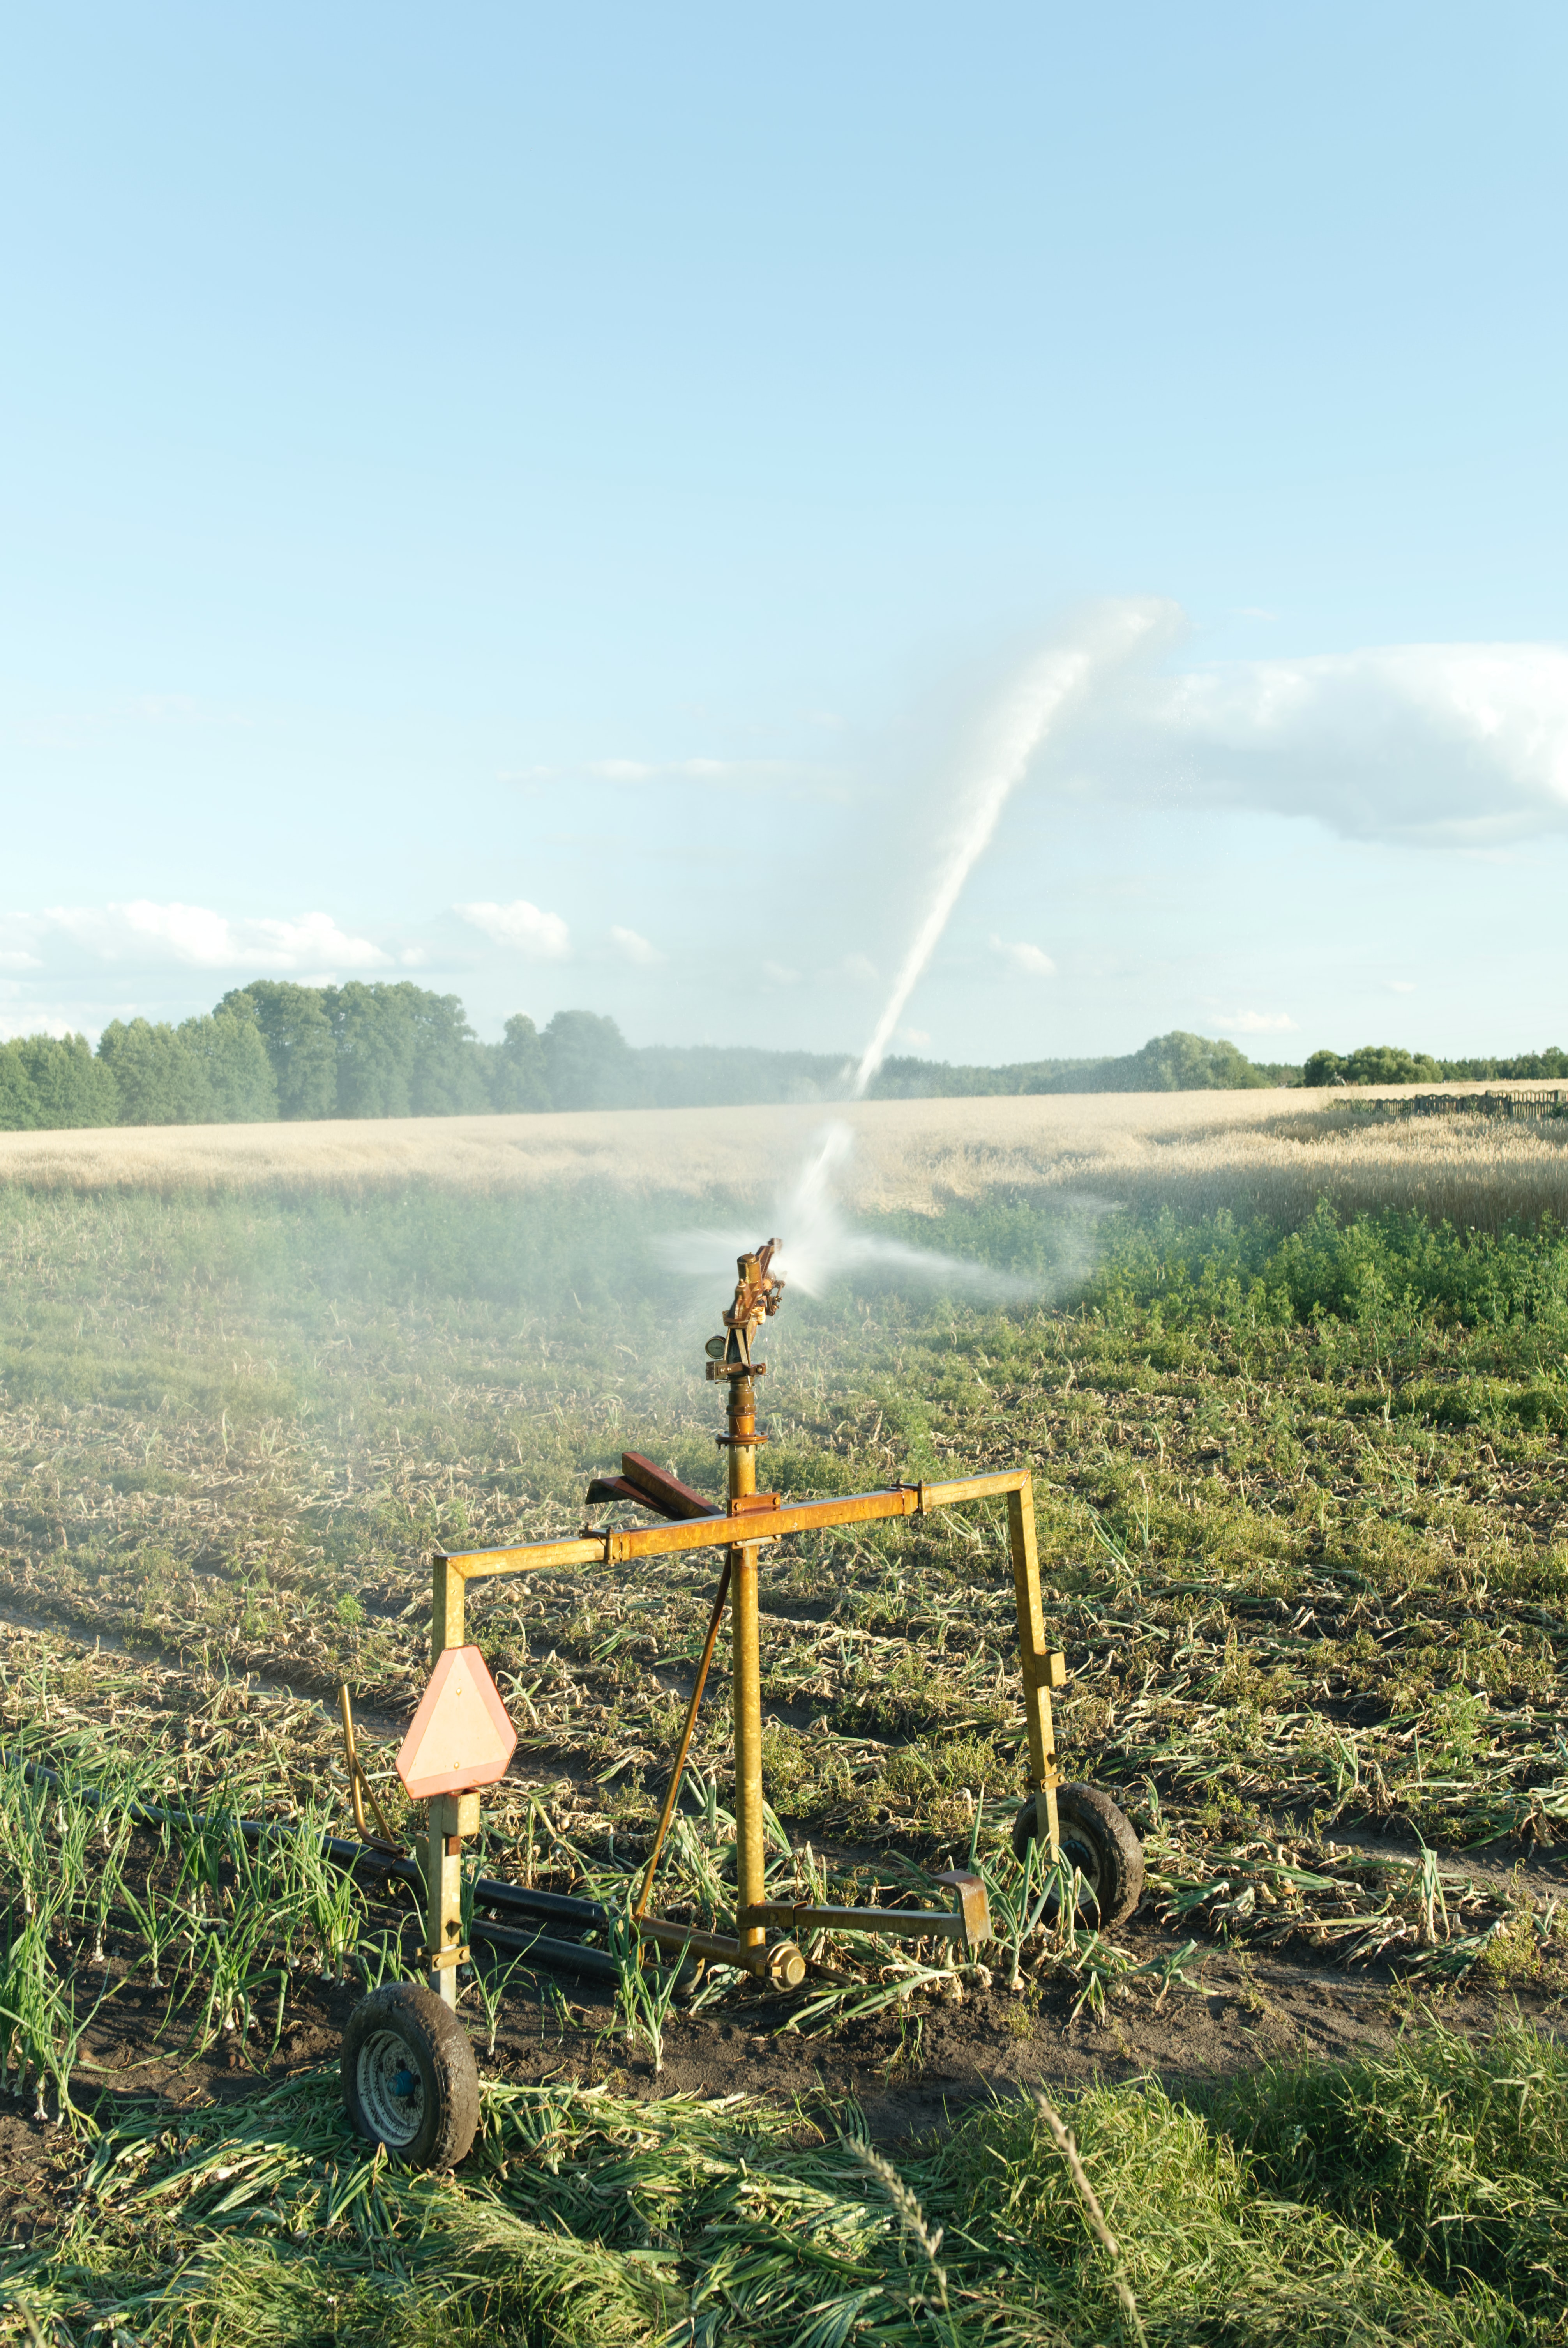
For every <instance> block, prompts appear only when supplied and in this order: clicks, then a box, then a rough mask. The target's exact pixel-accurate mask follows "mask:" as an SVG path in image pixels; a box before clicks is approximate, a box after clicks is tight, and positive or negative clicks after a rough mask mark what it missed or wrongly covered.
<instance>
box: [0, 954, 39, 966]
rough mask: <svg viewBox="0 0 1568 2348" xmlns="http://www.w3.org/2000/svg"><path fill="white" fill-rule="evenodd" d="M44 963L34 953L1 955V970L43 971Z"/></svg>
mask: <svg viewBox="0 0 1568 2348" xmlns="http://www.w3.org/2000/svg"><path fill="white" fill-rule="evenodd" d="M43 967H44V965H43V963H41V962H40V961H39V959H38V957H37V955H36V954H33V953H0V970H42V969H43Z"/></svg>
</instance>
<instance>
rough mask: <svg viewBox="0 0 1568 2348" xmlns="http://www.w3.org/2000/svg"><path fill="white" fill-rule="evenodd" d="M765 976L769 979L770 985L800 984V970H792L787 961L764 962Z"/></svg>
mask: <svg viewBox="0 0 1568 2348" xmlns="http://www.w3.org/2000/svg"><path fill="white" fill-rule="evenodd" d="M763 976H764V978H765V979H766V980H767V982H768V983H769V985H770V986H798V985H799V984H800V973H799V971H798V970H791V969H790V967H789V965H788V963H782V962H765V963H764V964H763Z"/></svg>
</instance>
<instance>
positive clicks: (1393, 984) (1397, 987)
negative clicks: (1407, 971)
mask: <svg viewBox="0 0 1568 2348" xmlns="http://www.w3.org/2000/svg"><path fill="white" fill-rule="evenodd" d="M1415 991H1416V982H1415V980H1414V979H1413V978H1391V979H1390V980H1389V994H1414V993H1415Z"/></svg>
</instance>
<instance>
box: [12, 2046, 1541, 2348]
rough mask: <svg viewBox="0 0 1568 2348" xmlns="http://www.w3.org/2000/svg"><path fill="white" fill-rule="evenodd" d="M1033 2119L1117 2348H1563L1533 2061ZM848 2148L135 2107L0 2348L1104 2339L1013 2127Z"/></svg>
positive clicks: (545, 2111) (1375, 2069)
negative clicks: (1065, 2151)
mask: <svg viewBox="0 0 1568 2348" xmlns="http://www.w3.org/2000/svg"><path fill="white" fill-rule="evenodd" d="M1068 2118H1069V2121H1070V2125H1071V2128H1072V2131H1073V2133H1074V2135H1075V2137H1076V2138H1077V2142H1078V2146H1079V2149H1080V2153H1081V2159H1082V2162H1083V2166H1084V2169H1085V2172H1086V2174H1087V2177H1088V2178H1089V2181H1090V2183H1091V2188H1092V2189H1093V2191H1094V2192H1095V2194H1096V2197H1097V2199H1098V2200H1099V2201H1100V2203H1101V2204H1102V2208H1103V2209H1104V2212H1105V2215H1106V2217H1107V2219H1108V2220H1109V2222H1110V2225H1111V2227H1112V2230H1113V2231H1114V2234H1115V2238H1116V2240H1117V2243H1118V2246H1119V2249H1120V2251H1121V2271H1122V2275H1123V2276H1124V2279H1125V2281H1126V2282H1127V2283H1128V2284H1129V2285H1130V2287H1131V2290H1132V2296H1133V2298H1134V2301H1135V2302H1136V2309H1137V2317H1138V2321H1139V2322H1141V2324H1142V2326H1143V2331H1144V2333H1145V2335H1146V2337H1147V2338H1148V2339H1149V2340H1150V2341H1151V2342H1153V2343H1194V2342H1200V2341H1201V2342H1205V2343H1207V2342H1214V2343H1219V2342H1235V2343H1255V2342H1262V2341H1274V2340H1279V2341H1288V2340H1298V2339H1302V2338H1307V2339H1311V2340H1313V2341H1315V2342H1317V2341H1322V2342H1325V2343H1356V2348H1372V2343H1385V2342H1388V2343H1392V2342H1395V2341H1399V2342H1407V2343H1408V2342H1409V2341H1410V2340H1412V2339H1420V2340H1422V2341H1429V2342H1434V2343H1450V2342H1452V2343H1460V2342H1464V2343H1489V2348H1490V2343H1497V2348H1501V2343H1546V2342H1549V2341H1553V2340H1560V2339H1561V2338H1562V2337H1563V2329H1562V2307H1563V2284H1564V2280H1565V2277H1564V2263H1565V2260H1568V2234H1565V2230H1564V2218H1565V2215H1568V2213H1565V2211H1564V2208H1563V2198H1562V2187H1563V2173H1564V2170H1563V2164H1564V2158H1565V2157H1568V2058H1565V2057H1564V2055H1563V2052H1562V2050H1561V2049H1560V2048H1559V2047H1558V2046H1557V2045H1556V2044H1554V2043H1553V2041H1551V2040H1548V2039H1545V2038H1542V2037H1541V2036H1539V2035H1538V2034H1535V2033H1534V2032H1532V2031H1531V2030H1528V2029H1525V2028H1523V2027H1515V2028H1513V2029H1511V2030H1508V2031H1505V2032H1503V2033H1502V2034H1500V2035H1499V2036H1498V2037H1497V2038H1496V2039H1495V2040H1493V2041H1492V2042H1491V2043H1490V2044H1487V2045H1484V2046H1481V2047H1479V2048H1478V2047H1472V2046H1471V2045H1469V2044H1466V2043H1465V2042H1464V2041H1463V2040H1460V2039H1458V2038H1455V2037H1452V2036H1450V2035H1449V2034H1446V2033H1444V2032H1443V2031H1441V2030H1432V2031H1430V2032H1428V2033H1426V2034H1424V2035H1423V2036H1422V2037H1421V2039H1419V2041H1412V2042H1409V2043H1407V2044H1404V2045H1402V2046H1401V2047H1400V2048H1399V2050H1398V2051H1397V2053H1396V2054H1395V2055H1392V2056H1390V2057H1389V2058H1388V2059H1387V2060H1385V2061H1383V2062H1382V2063H1380V2064H1378V2065H1358V2066H1353V2067H1350V2068H1328V2067H1319V2068H1316V2069H1310V2070H1295V2071H1290V2070H1278V2071H1274V2072H1270V2073H1267V2074H1266V2075H1263V2076H1262V2077H1261V2078H1260V2079H1258V2080H1257V2081H1256V2082H1255V2083H1254V2084H1253V2085H1250V2086H1249V2087H1248V2088H1246V2089H1245V2091H1232V2092H1230V2093H1229V2094H1227V2095H1225V2096H1218V2097H1214V2098H1212V2099H1210V2100H1209V2101H1208V2102H1207V2103H1206V2104H1204V2103H1203V2102H1197V2103H1193V2102H1184V2101H1183V2100H1181V2099H1179V2098H1177V2097H1174V2096H1172V2095H1171V2094H1170V2093H1169V2092H1168V2091H1167V2090H1165V2089H1164V2088H1162V2087H1161V2086H1160V2085H1158V2084H1157V2083H1155V2082H1153V2081H1141V2082H1135V2083H1133V2084H1132V2085H1126V2086H1122V2087H1117V2088H1098V2089H1094V2090H1091V2091H1090V2092H1088V2093H1086V2094H1084V2095H1082V2096H1078V2097H1076V2098H1074V2099H1073V2100H1072V2101H1071V2104H1070V2105H1069V2106H1068ZM855 2131H856V2118H855V2114H854V2112H853V2110H852V2109H850V2108H848V2107H843V2108H839V2109H837V2110H835V2109H833V2108H832V2107H827V2106H824V2107H820V2108H819V2109H818V2110H817V2111H816V2112H815V2114H814V2116H812V2117H811V2118H809V2119H807V2118H804V2116H801V2115H796V2114H792V2113H789V2112H781V2111H778V2110H775V2109H771V2108H769V2107H768V2106H764V2105H763V2104H760V2103H757V2102H754V2101H748V2100H747V2099H745V2098H744V2097H735V2098H733V2099H732V2100H731V2101H729V2102H728V2103H718V2104H712V2103H710V2104H702V2103H700V2102H696V2101H694V2100H692V2099H691V2098H689V2097H688V2098H682V2097H672V2098H669V2099H667V2100H665V2101H663V2102H661V2103H652V2104H635V2103H630V2102H627V2101H624V2100H621V2099H619V2098H617V2097H616V2096H614V2095H613V2094H610V2093H606V2092H603V2091H596V2092H584V2091H583V2090H581V2089H579V2088H574V2087H569V2086H562V2087H550V2086H545V2087H519V2086H506V2085H497V2086H492V2087H490V2088H489V2089H488V2090H487V2095H486V2103H485V2116H484V2124H483V2134H482V2137H481V2139H480V2142H479V2145H478V2147H477V2151H476V2153H475V2155H474V2156H473V2157H472V2158H471V2160H470V2162H469V2164H468V2165H467V2167H466V2168H465V2170H464V2173H463V2176H462V2178H461V2179H460V2180H452V2179H448V2178H424V2177H410V2176H408V2175H406V2174H400V2173H399V2172H397V2171H396V2170H395V2169H393V2168H388V2167H387V2166H386V2165H385V2164H384V2162H383V2160H382V2159H381V2158H380V2157H379V2156H371V2155H370V2154H368V2153H367V2152H366V2151H365V2150H364V2147H361V2146H359V2145H357V2144H356V2142H355V2141H354V2139H353V2138H351V2137H349V2136H348V2134H347V2133H346V2128H345V2123H344V2121H343V2115H342V2110H341V2106H340V2105H339V2101H338V2096H337V2090H336V2083H335V2080H333V2079H332V2078H330V2077H323V2078H319V2079H307V2080H302V2081H298V2082H293V2083H291V2084H290V2085H288V2086H287V2087H284V2088H282V2089H277V2090H274V2091H272V2092H271V2093H270V2094H266V2095H263V2096H258V2097H256V2098H254V2099H252V2100H251V2102H250V2103H249V2104H248V2105H245V2106H241V2107H240V2108H238V2109H236V2108H235V2107H233V2106H230V2107H226V2108H222V2109H208V2110H205V2111H196V2112H187V2113H182V2114H179V2115H170V2114H169V2113H168V2112H167V2111H154V2110H150V2109H149V2110H148V2111H147V2112H146V2113H145V2114H143V2115H139V2116H130V2117H128V2118H126V2119H124V2120H122V2121H121V2122H120V2124H119V2125H118V2127H115V2128H114V2129H113V2130H112V2131H110V2132H109V2133H108V2134H106V2135H105V2136H104V2137H103V2138H102V2139H101V2140H100V2142H99V2144H98V2146H97V2150H96V2154H95V2157H94V2158H93V2161H92V2163H91V2166H90V2168H89V2169H88V2172H87V2178H86V2180H85V2184H84V2187H83V2189H82V2192H81V2196H80V2199H79V2200H78V2202H77V2208H76V2209H75V2212H74V2214H73V2215H72V2217H71V2218H70V2219H69V2221H68V2222H67V2224H66V2226H65V2227H64V2228H63V2229H62V2230H61V2231H60V2232H59V2233H58V2234H57V2235H56V2236H55V2237H54V2238H53V2239H52V2240H50V2241H49V2242H48V2243H47V2244H46V2245H45V2246H42V2247H40V2248H38V2249H36V2250H32V2251H29V2252H26V2253H23V2254H19V2255H14V2256H13V2257H12V2258H11V2259H10V2260H9V2261H8V2262H7V2263H6V2264H5V2267H4V2268H3V2269H0V2307H3V2308H4V2309H5V2310H6V2311H7V2312H8V2315H9V2322H8V2323H7V2325H6V2330H7V2333H8V2335H9V2336H11V2337H15V2338H25V2337H33V2338H36V2337H43V2338H50V2337H53V2338H56V2339H60V2338H69V2339H72V2340H78V2339H85V2338H87V2337H88V2336H89V2335H90V2334H92V2333H95V2332H96V2333H98V2334H99V2336H104V2337H108V2336H109V2335H110V2334H111V2333H113V2334H114V2336H117V2337H124V2338H130V2339H135V2340H138V2341H146V2342H152V2341H158V2342H164V2341H168V2342H170V2343H180V2348H185V2343H198V2342H200V2343H206V2342H208V2341H210V2340H211V2339H213V2338H215V2337H218V2336H220V2335H221V2336H222V2337H223V2338H224V2339H225V2340H227V2341H230V2342H232V2343H236V2348H240V2343H246V2348H248V2343H260V2342H263V2341H277V2340H286V2341H317V2340H323V2341H324V2340H328V2339H332V2340H345V2341H350V2342H354V2343H365V2348H369V2343H383V2342H384V2343H413V2342H421V2341H425V2340H429V2341H435V2340H437V2339H441V2340H451V2339H456V2340H459V2341H465V2340H472V2341H476V2342H477V2341H480V2340H487V2341H496V2340H515V2341H527V2342H530V2343H550V2348H557V2344H558V2343H560V2348H564V2343H574V2348H575V2343H584V2348H587V2343H603V2342H607V2341H609V2342H625V2343H654V2342H661V2343H676V2342H683V2341H691V2340H693V2339H695V2340H698V2341H707V2342H713V2343H718V2342H724V2341H731V2340H744V2341H747V2342H750V2343H756V2348H771V2343H779V2348H798V2343H802V2342H806V2343H819V2348H820V2344H821V2343H831V2342H835V2341H839V2342H844V2341H848V2340H850V2339H856V2340H867V2341H873V2342H886V2343H893V2342H900V2343H903V2342H908V2343H915V2342H924V2341H930V2340H937V2341H940V2340H943V2339H946V2340H948V2341H951V2342H962V2343H980V2342H999V2341H1038V2342H1055V2343H1074V2348H1077V2343H1083V2348H1088V2343H1091V2342H1105V2341H1115V2340H1116V2339H1118V2338H1119V2337H1123V2338H1124V2337H1128V2336H1130V2334H1129V2333H1128V2331H1127V2330H1126V2329H1125V2328H1124V2327H1125V2326H1126V2324H1127V2322H1128V2318H1127V2314H1126V2311H1125V2308H1124V2306H1123V2304H1122V2300H1121V2299H1120V2298H1119V2296H1118V2294H1117V2292H1116V2291H1115V2288H1114V2280H1113V2270H1112V2265H1111V2262H1110V2260H1108V2259H1107V2257H1106V2255H1105V2253H1104V2252H1103V2250H1102V2248H1101V2246H1100V2244H1099V2243H1098V2241H1097V2240H1095V2238H1094V2236H1093V2234H1092V2233H1091V2230H1090V2228H1089V2226H1088V2224H1087V2222H1086V2219H1085V2212H1084V2209H1083V2206H1082V2203H1081V2199H1080V2198H1079V2196H1078V2194H1077V2192H1076V2190H1075V2188H1074V2185H1073V2183H1072V2180H1071V2178H1070V2176H1069V2174H1068V2172H1067V2169H1066V2168H1065V2167H1064V2165H1063V2163H1062V2162H1061V2159H1060V2158H1059V2157H1058V2155H1057V2154H1056V2151H1055V2149H1054V2147H1053V2146H1052V2145H1051V2142H1050V2137H1049V2134H1048V2132H1047V2129H1046V2127H1045V2125H1044V2122H1043V2119H1042V2116H1041V2115H1040V2111H1039V2110H1038V2108H1037V2107H1036V2106H1035V2105H1034V2104H1033V2103H1032V2102H1031V2101H1030V2099H1029V2098H1028V2097H1025V2098H1023V2099H1022V2100H1013V2101H1003V2102H1000V2103H998V2104H994V2105H991V2106H985V2107H982V2108H981V2109H979V2110H978V2111H977V2112H975V2113H974V2114H972V2115H971V2116H969V2117H968V2119H966V2120H964V2121H963V2122H962V2123H961V2124H960V2125H959V2126H958V2127H957V2128H956V2129H955V2130H954V2131H953V2132H952V2133H951V2134H950V2135H948V2137H945V2138H943V2139H938V2140H933V2141H932V2142H931V2143H930V2144H928V2145H927V2146H924V2147H915V2148H914V2149H913V2150H912V2151H911V2152H910V2153H909V2154H907V2155H906V2156H905V2157H903V2158H902V2160H901V2161H900V2162H899V2163H898V2164H897V2165H896V2167H895V2168H894V2169H893V2171H892V2179H891V2181H892V2183H893V2186H894V2192H893V2193H890V2192H889V2190H888V2189H887V2181H886V2170H885V2173H884V2177H883V2178H878V2177H877V2176H876V2173H875V2171H874V2170H873V2169H868V2167H867V2165H866V2163H865V2162H863V2161H862V2160H861V2159H860V2158H858V2157H856V2133H855ZM1330 2146H1332V2150H1329V2149H1328V2147H1330ZM895 2197H896V2198H895ZM900 2204H902V2207H901V2206H900ZM938 2230H939V2240H938ZM922 2237H923V2238H924V2240H923V2241H922ZM943 2302H945V2307H944V2305H943ZM0 2321H5V2318H4V2316H0Z"/></svg>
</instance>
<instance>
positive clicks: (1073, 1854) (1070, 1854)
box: [1061, 1828, 1100, 1908]
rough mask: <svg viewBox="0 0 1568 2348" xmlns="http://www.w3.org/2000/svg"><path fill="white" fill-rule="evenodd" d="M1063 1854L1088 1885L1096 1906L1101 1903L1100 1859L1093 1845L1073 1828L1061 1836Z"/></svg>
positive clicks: (1063, 1857)
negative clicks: (1075, 1832)
mask: <svg viewBox="0 0 1568 2348" xmlns="http://www.w3.org/2000/svg"><path fill="white" fill-rule="evenodd" d="M1061 1856H1062V1859H1063V1861H1064V1863H1065V1864H1066V1865H1067V1866H1069V1867H1075V1868H1076V1869H1078V1872H1079V1873H1080V1875H1081V1876H1082V1878H1083V1880H1084V1882H1085V1884H1086V1885H1087V1886H1088V1889H1089V1892H1090V1895H1091V1898H1092V1900H1093V1901H1094V1905H1095V1906H1096V1908H1098V1907H1099V1905H1100V1859H1099V1854H1098V1853H1097V1852H1096V1851H1095V1849H1094V1848H1093V1845H1092V1844H1091V1843H1090V1842H1089V1841H1088V1839H1087V1838H1085V1837H1084V1836H1082V1835H1080V1834H1074V1833H1073V1831H1072V1829H1071V1828H1068V1830H1067V1832H1066V1833H1065V1834H1064V1835H1063V1836H1062V1837H1061Z"/></svg>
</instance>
